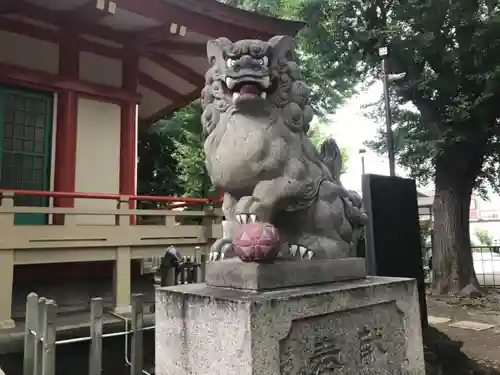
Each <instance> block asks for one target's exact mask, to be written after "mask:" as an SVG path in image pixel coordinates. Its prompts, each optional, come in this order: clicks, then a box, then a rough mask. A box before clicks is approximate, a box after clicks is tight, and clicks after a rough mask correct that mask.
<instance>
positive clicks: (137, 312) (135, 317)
mask: <svg viewBox="0 0 500 375" xmlns="http://www.w3.org/2000/svg"><path fill="white" fill-rule="evenodd" d="M143 328H144V306H143V299H142V295H140V294H135V295H133V296H132V345H131V348H132V350H131V358H130V363H131V364H130V375H142V366H143V334H142V332H143V331H142V329H143Z"/></svg>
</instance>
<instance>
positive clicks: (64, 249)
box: [0, 0, 303, 329]
mask: <svg viewBox="0 0 500 375" xmlns="http://www.w3.org/2000/svg"><path fill="white" fill-rule="evenodd" d="M302 26H303V24H302V23H301V22H295V21H286V20H278V19H273V18H269V17H265V16H262V15H259V14H256V13H251V12H247V11H243V10H240V9H236V8H233V7H230V6H227V5H225V4H223V3H221V2H218V1H215V0H140V1H139V0H0V138H1V139H0V192H1V194H2V197H1V200H2V202H1V207H0V285H2V288H1V290H0V329H1V328H5V329H9V328H12V327H13V326H14V325H15V324H14V320H15V319H16V317H17V316H22V311H21V310H22V309H23V308H24V305H23V303H24V298H25V297H26V296H25V295H24V294H25V292H29V291H35V290H33V288H35V285H38V284H37V282H39V281H40V278H42V276H40V275H43V280H52V281H54V280H55V281H57V280H59V281H57V282H58V283H61V281H64V282H65V283H66V282H67V283H68V284H69V283H70V279H71V278H72V277H74V278H78V277H80V276H81V277H82V278H84V277H90V276H89V275H92V273H91V272H92V271H93V270H96V269H97V268H98V267H97V265H98V264H101V263H103V264H104V263H106V262H107V264H111V266H112V270H114V278H113V287H112V294H113V307H114V308H115V309H116V310H117V311H120V309H121V310H127V309H129V307H130V293H131V280H132V278H133V272H132V271H131V264H133V261H134V260H140V259H143V258H146V257H152V256H160V255H162V254H163V253H164V251H165V248H166V247H168V246H170V245H176V246H177V247H178V248H179V249H180V250H181V251H183V249H186V251H187V249H191V248H193V247H194V246H201V247H202V248H203V249H207V248H208V246H209V245H210V243H211V242H212V241H213V240H214V238H216V237H217V236H218V235H219V234H220V220H219V219H220V217H219V218H218V217H217V215H216V214H215V213H214V212H211V213H210V212H209V213H207V212H204V211H200V212H198V215H199V216H200V222H199V223H198V224H193V223H191V222H190V224H186V225H175V226H173V225H171V224H172V222H174V221H176V222H177V224H179V221H180V222H181V224H182V218H181V219H179V215H180V216H182V215H183V213H182V212H178V211H175V212H173V211H168V210H162V211H159V210H156V212H149V213H148V212H145V211H146V210H135V203H136V202H137V201H138V200H141V199H145V200H148V199H149V200H160V201H161V200H163V201H171V200H176V201H179V200H180V199H179V198H172V197H137V196H136V185H137V181H136V180H137V177H136V170H137V130H138V127H139V126H148V125H150V124H152V123H153V122H155V121H157V120H159V119H162V118H164V117H166V116H168V115H169V114H171V113H172V112H174V111H175V110H177V109H179V108H182V107H184V106H186V105H187V104H189V103H190V102H192V101H193V100H195V99H197V98H198V97H199V95H200V92H201V89H202V87H203V85H204V81H205V80H204V74H205V71H206V70H207V68H208V63H207V60H206V56H205V51H206V47H205V44H206V42H207V41H208V40H209V39H212V38H216V37H220V36H225V37H228V38H229V39H231V40H238V39H247V38H252V39H264V40H267V39H269V38H271V37H272V36H274V35H295V34H296V33H297V32H298V30H299V29H300V28H301V27H302ZM183 201H186V202H188V201H189V200H188V199H185V200H183ZM193 201H194V202H195V203H196V202H197V201H196V200H193ZM198 201H199V202H202V201H203V200H201V199H200V200H198ZM146 214H147V215H153V216H154V215H157V216H161V215H163V216H164V217H163V219H164V223H163V224H162V225H137V223H136V217H137V216H138V215H146ZM174 215H175V216H174ZM189 215H191V216H193V215H194V214H193V213H189ZM172 219H175V220H172ZM89 262H90V263H89ZM78 264H80V265H82V264H85V265H86V266H85V268H82V267H78ZM58 265H59V266H58ZM58 267H59V268H58ZM68 270H69V271H68ZM62 274H64V275H65V276H64V279H63V280H61V279H60V277H61V276H60V275H62ZM58 275H59V278H58ZM75 275H80V276H78V277H77V276H75ZM92 277H94V276H92ZM110 277H112V275H110ZM71 280H72V279H71ZM110 280H111V279H110ZM110 282H111V281H110ZM63 284H64V283H63ZM61 287H62V286H61ZM30 288H31V289H30ZM70 294H71V293H70ZM61 298H62V297H61ZM19 304H21V305H22V308H21V307H19V306H18V305H19ZM16 306H17V307H16Z"/></svg>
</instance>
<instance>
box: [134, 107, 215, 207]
mask: <svg viewBox="0 0 500 375" xmlns="http://www.w3.org/2000/svg"><path fill="white" fill-rule="evenodd" d="M200 116H201V106H200V103H199V102H198V101H196V102H194V103H192V104H191V105H189V106H187V107H185V108H182V109H180V110H178V111H177V112H175V113H174V114H173V115H172V116H171V117H170V118H168V119H165V120H161V121H158V122H157V123H156V124H154V125H153V126H152V127H151V128H150V129H148V130H142V131H141V133H140V135H139V168H138V185H139V186H138V187H139V188H138V191H139V193H140V194H144V195H168V196H189V197H207V196H209V195H210V194H211V193H213V188H212V185H211V183H210V179H209V177H208V175H207V171H206V169H205V156H204V154H203V140H202V136H201V123H200Z"/></svg>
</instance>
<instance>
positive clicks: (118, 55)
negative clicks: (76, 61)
mask: <svg viewBox="0 0 500 375" xmlns="http://www.w3.org/2000/svg"><path fill="white" fill-rule="evenodd" d="M0 30H4V31H8V32H11V33H15V34H19V35H25V36H29V37H30V38H34V39H40V40H44V41H46V42H52V43H59V42H60V41H61V33H59V32H58V31H56V30H53V29H48V28H46V27H41V26H37V25H33V24H30V23H25V22H22V21H18V20H13V19H10V18H6V17H2V16H0ZM78 44H79V47H80V50H83V51H87V52H92V53H95V54H97V55H102V56H106V57H109V58H111V59H117V60H119V59H122V58H123V57H124V50H123V49H122V48H117V47H111V46H106V45H104V44H100V43H96V42H91V41H89V40H86V39H82V38H80V40H79V42H78Z"/></svg>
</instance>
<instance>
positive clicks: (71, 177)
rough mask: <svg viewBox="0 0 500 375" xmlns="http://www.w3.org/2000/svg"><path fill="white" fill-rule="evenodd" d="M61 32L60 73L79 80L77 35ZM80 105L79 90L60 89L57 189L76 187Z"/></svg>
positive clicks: (66, 201)
mask: <svg viewBox="0 0 500 375" xmlns="http://www.w3.org/2000/svg"><path fill="white" fill-rule="evenodd" d="M61 34H62V36H63V39H62V40H61V43H60V44H59V75H61V76H62V77H64V78H66V79H74V80H77V79H78V76H79V64H78V62H79V51H78V36H77V35H76V34H73V33H71V32H68V31H66V30H65V31H62V32H61ZM77 109H78V98H77V95H76V93H75V92H74V91H69V90H61V91H60V92H59V93H58V97H57V125H56V144H55V148H56V150H55V163H54V167H55V170H54V191H61V192H74V191H75V170H76V129H77V128H76V127H77ZM54 206H56V207H73V206H74V199H73V198H58V199H54ZM57 221H59V220H57Z"/></svg>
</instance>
